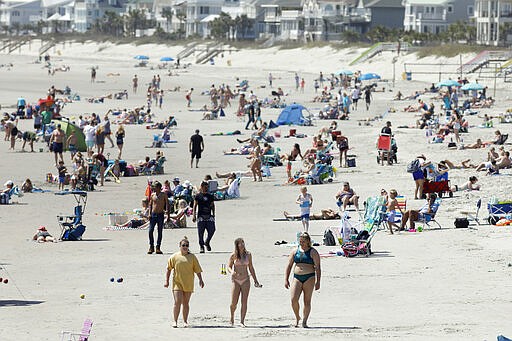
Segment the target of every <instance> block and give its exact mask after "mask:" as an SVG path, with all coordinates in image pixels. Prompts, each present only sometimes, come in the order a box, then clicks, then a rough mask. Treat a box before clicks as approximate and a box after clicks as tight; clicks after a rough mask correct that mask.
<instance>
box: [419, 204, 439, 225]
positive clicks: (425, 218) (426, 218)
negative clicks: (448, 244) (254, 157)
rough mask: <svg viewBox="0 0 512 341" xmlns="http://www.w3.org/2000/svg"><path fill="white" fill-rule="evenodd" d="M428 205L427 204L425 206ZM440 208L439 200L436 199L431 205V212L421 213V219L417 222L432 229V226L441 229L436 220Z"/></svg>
mask: <svg viewBox="0 0 512 341" xmlns="http://www.w3.org/2000/svg"><path fill="white" fill-rule="evenodd" d="M426 205H428V203H427V204H426ZM440 206H441V199H440V198H437V199H436V201H435V202H434V204H433V205H432V212H430V213H422V217H421V219H420V220H418V222H420V223H423V225H424V226H426V227H429V228H433V226H434V224H435V225H436V226H437V228H438V229H441V228H442V227H441V224H439V222H438V221H437V220H436V215H437V211H438V210H439V207H440Z"/></svg>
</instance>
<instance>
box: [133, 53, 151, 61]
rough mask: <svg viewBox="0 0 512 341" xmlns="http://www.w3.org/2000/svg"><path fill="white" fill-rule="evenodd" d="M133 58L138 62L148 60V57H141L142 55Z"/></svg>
mask: <svg viewBox="0 0 512 341" xmlns="http://www.w3.org/2000/svg"><path fill="white" fill-rule="evenodd" d="M133 58H134V59H138V60H148V59H149V57H148V56H144V55H142V54H139V55H137V56H135V57H133Z"/></svg>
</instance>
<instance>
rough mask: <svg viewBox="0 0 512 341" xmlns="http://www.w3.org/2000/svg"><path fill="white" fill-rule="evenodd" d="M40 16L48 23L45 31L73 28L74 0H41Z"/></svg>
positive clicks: (65, 30)
mask: <svg viewBox="0 0 512 341" xmlns="http://www.w3.org/2000/svg"><path fill="white" fill-rule="evenodd" d="M41 17H42V20H43V21H46V22H47V23H48V27H47V28H46V30H47V32H70V31H72V30H74V20H75V0H41Z"/></svg>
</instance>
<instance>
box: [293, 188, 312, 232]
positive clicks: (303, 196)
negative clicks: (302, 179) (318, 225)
mask: <svg viewBox="0 0 512 341" xmlns="http://www.w3.org/2000/svg"><path fill="white" fill-rule="evenodd" d="M295 202H296V203H297V204H299V206H300V217H301V220H302V227H303V228H304V231H306V232H308V229H309V214H310V212H311V206H313V196H312V195H311V194H309V193H308V188H307V187H306V186H303V187H301V189H300V194H299V196H298V198H297V200H296V201H295Z"/></svg>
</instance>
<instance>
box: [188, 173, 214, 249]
mask: <svg viewBox="0 0 512 341" xmlns="http://www.w3.org/2000/svg"><path fill="white" fill-rule="evenodd" d="M192 214H193V215H192V221H193V222H196V221H197V233H198V235H199V248H200V250H201V251H200V252H201V253H204V247H205V246H206V249H207V250H208V251H211V250H212V248H211V246H210V241H211V240H212V237H213V234H214V233H215V203H214V197H213V195H212V194H210V193H208V182H206V181H203V182H201V188H200V192H199V194H197V195H196V196H195V198H194V208H193V213H192ZM205 230H206V231H207V232H208V236H207V238H206V241H205V240H204V232H205Z"/></svg>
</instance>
